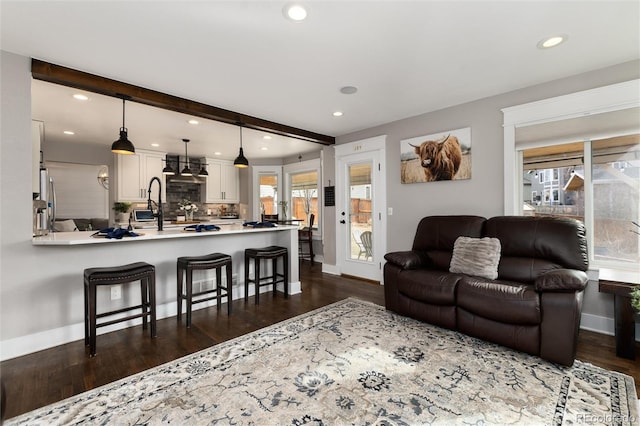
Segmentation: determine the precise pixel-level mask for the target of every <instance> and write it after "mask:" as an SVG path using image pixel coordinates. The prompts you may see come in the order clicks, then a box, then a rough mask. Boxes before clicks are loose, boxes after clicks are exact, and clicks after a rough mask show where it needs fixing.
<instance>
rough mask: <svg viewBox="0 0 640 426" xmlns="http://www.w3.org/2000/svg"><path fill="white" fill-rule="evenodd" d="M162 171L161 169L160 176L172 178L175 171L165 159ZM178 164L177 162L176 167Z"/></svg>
mask: <svg viewBox="0 0 640 426" xmlns="http://www.w3.org/2000/svg"><path fill="white" fill-rule="evenodd" d="M163 161H164V163H165V165H164V169H162V174H163V175H167V176H173V175H175V174H176V172H175V170H173V167H171V165H170V164H169V161H168V160H167V159H166V158H165V159H164V160H163ZM179 164H180V161H178V165H179ZM178 167H179V166H178Z"/></svg>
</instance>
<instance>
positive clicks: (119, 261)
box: [2, 224, 302, 359]
mask: <svg viewBox="0 0 640 426" xmlns="http://www.w3.org/2000/svg"><path fill="white" fill-rule="evenodd" d="M220 228H221V229H220V230H219V231H203V232H194V231H184V226H183V227H178V228H169V229H166V230H164V231H157V229H140V230H135V232H140V233H142V234H144V235H141V236H139V237H124V238H123V239H121V240H115V239H106V238H95V237H92V236H91V235H92V234H94V233H95V231H93V232H92V231H83V232H77V231H76V232H56V233H53V234H50V235H46V236H42V237H34V238H29V239H28V240H27V238H25V239H24V241H22V242H19V243H16V244H14V245H13V246H12V250H15V251H16V252H19V253H22V255H21V256H18V257H17V260H16V264H15V266H14V268H16V269H17V270H29V274H23V275H17V276H16V278H15V279H16V281H18V282H19V283H20V285H22V284H25V285H28V286H29V288H30V289H32V290H30V293H29V294H26V295H24V297H25V298H26V299H25V300H28V303H29V306H30V308H29V309H32V310H33V312H34V313H33V316H32V322H33V323H34V324H35V325H34V330H48V331H47V332H46V333H40V332H34V333H33V334H29V333H26V334H24V335H22V336H19V337H17V338H15V339H8V340H5V341H3V347H2V353H3V356H4V357H5V358H7V359H8V358H11V357H15V356H20V355H24V354H26V353H31V352H35V351H38V350H42V349H46V348H50V347H53V346H57V345H61V344H64V343H69V342H73V341H77V340H83V339H84V285H83V273H84V270H85V269H87V268H96V267H111V266H117V265H126V264H129V263H133V262H147V263H149V264H151V265H153V266H154V267H155V271H156V308H157V317H158V319H161V318H167V317H175V315H176V313H177V291H176V287H177V277H176V261H177V259H178V257H181V256H202V255H207V254H211V253H224V254H228V255H229V256H231V258H232V273H233V277H232V282H233V284H232V289H231V294H232V299H233V300H238V299H240V300H243V299H244V250H245V249H246V248H249V247H267V246H272V245H276V246H281V247H286V248H287V249H288V251H289V262H288V264H289V265H288V267H289V294H290V295H295V294H296V293H300V292H301V291H302V289H301V284H300V278H299V262H298V227H297V226H285V225H278V226H277V227H274V228H250V227H243V226H242V224H228V225H226V224H225V225H220ZM30 230H31V229H29V231H30ZM27 245H28V246H29V249H28V250H27V249H26V246H27ZM264 268H266V270H267V272H268V271H269V270H270V269H271V262H266V264H265V265H264ZM279 268H281V266H280V265H279ZM251 269H253V265H251ZM251 274H252V275H253V271H251ZM193 280H194V286H196V287H195V288H196V289H206V288H211V287H212V285H213V282H214V280H215V271H213V270H208V271H196V272H194V276H193ZM283 287H284V286H283V284H282V283H278V292H277V293H276V295H274V296H273V297H276V298H281V297H283V295H282V291H283V289H284V288H283ZM19 289H20V287H19V286H18V287H16V290H15V291H14V292H13V293H11V297H12V298H13V300H15V299H18V300H21V299H20V298H22V296H23V295H22V293H21V291H19ZM261 291H264V292H267V291H268V292H271V287H270V286H266V287H263V288H261ZM254 292H255V287H254V286H253V285H250V286H249V296H253V295H254ZM139 300H140V287H139V286H135V285H133V286H129V285H124V286H123V287H122V297H121V298H119V299H117V300H111V292H110V289H109V288H102V289H100V290H99V291H98V295H97V304H98V306H100V309H103V310H104V311H111V310H117V309H121V308H122V307H124V306H127V305H136V304H137V303H139V302H138V301H139ZM223 300H224V299H223ZM295 300H296V299H294V298H289V301H291V303H295ZM215 303H216V301H215V299H214V300H211V301H208V302H203V303H199V304H197V305H195V306H194V309H201V308H206V307H208V306H215ZM254 303H255V302H254V301H253V298H252V297H250V299H249V301H248V302H247V303H246V308H247V309H255V308H256V307H254ZM240 305H242V306H244V303H240ZM237 308H241V306H237ZM234 309H236V306H234ZM42 312H47V314H46V315H45V314H40V313H42ZM51 312H53V313H56V317H55V318H58V319H57V320H56V321H52V320H51V317H52V315H51V314H50V313H51ZM222 312H226V309H223V310H222ZM207 318H208V319H207V321H209V320H211V321H221V324H222V327H224V326H225V325H224V324H226V321H235V315H234V314H233V312H232V314H231V316H230V318H229V319H227V318H226V315H225V314H221V316H217V315H216V314H215V312H214V313H213V314H212V315H211V316H209V317H207ZM140 321H141V320H140V318H138V319H135V320H131V321H127V322H122V323H117V324H113V325H110V326H106V327H102V328H100V329H99V331H98V334H102V333H107V332H109V331H113V330H117V329H120V328H124V327H128V326H133V325H137V324H139V323H140ZM177 326H181V327H184V322H183V323H181V324H179V325H177ZM158 337H160V332H158ZM98 339H100V337H98ZM158 344H159V343H158ZM98 347H101V346H100V343H99V342H98Z"/></svg>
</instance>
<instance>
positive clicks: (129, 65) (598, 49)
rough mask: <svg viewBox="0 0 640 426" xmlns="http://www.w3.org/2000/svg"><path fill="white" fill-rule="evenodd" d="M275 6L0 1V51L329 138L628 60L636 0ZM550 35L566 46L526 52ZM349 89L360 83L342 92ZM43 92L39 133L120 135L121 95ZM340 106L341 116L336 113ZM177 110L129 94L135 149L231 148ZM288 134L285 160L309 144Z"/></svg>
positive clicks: (227, 137)
mask: <svg viewBox="0 0 640 426" xmlns="http://www.w3.org/2000/svg"><path fill="white" fill-rule="evenodd" d="M285 3H286V2H280V1H162V2H150V1H119V2H113V1H84V2H77V1H5V0H0V19H1V21H0V24H1V25H0V27H1V32H0V35H1V44H0V46H1V48H2V50H6V51H10V52H14V53H18V54H21V55H25V56H30V57H34V58H37V59H41V60H44V61H48V62H52V63H55V64H58V65H63V66H66V67H70V68H74V69H78V70H81V71H86V72H89V73H92V74H97V75H100V76H104V77H108V78H111V79H115V80H119V81H123V82H126V83H130V84H134V85H137V86H142V87H146V88H149V89H153V90H157V91H160V92H164V93H168V94H171V95H174V96H178V97H182V98H187V99H192V100H195V101H198V102H202V103H205V104H209V105H213V106H216V107H220V108H224V109H228V110H232V111H237V112H240V113H243V114H247V115H252V116H255V117H259V118H262V119H266V120H270V121H274V122H277V123H282V124H286V125H289V126H293V127H298V128H302V129H305V130H309V131H313V132H317V133H322V134H327V135H331V136H340V135H344V134H348V133H351V132H354V131H358V130H361V129H365V128H369V127H373V126H376V125H380V124H384V123H388V122H391V121H394V120H398V119H402V118H406V117H411V116H416V115H420V114H423V113H426V112H429V111H434V110H438V109H441V108H444V107H447V106H452V105H457V104H461V103H465V102H469V101H472V100H476V99H480V98H484V97H487V96H492V95H496V94H499V93H504V92H508V91H511V90H516V89H519V88H523V87H527V86H531V85H534V84H538V83H543V82H546V81H550V80H554V79H558V78H562V77H566V76H570V75H575V74H578V73H582V72H585V71H589V70H594V69H599V68H603V67H607V66H610V65H614V64H618V63H622V62H626V61H630V60H636V59H639V58H640V35H639V34H640V33H639V28H640V2H638V1H637V0H636V1H613V0H608V1H557V0H556V1H543V0H540V1H531V2H529V1H518V0H512V1H480V0H476V1H408V2H401V1H305V2H301V3H303V4H304V5H305V6H306V7H307V9H308V14H309V16H308V19H307V20H306V21H304V22H302V23H293V22H290V21H288V20H286V19H285V18H284V17H283V14H282V8H283V6H284V5H285ZM558 33H562V34H566V35H568V36H569V38H568V41H567V42H566V43H564V44H562V45H560V46H558V47H556V48H553V49H548V50H540V49H538V48H537V47H536V44H537V43H538V41H540V40H541V39H542V38H544V37H547V36H550V35H554V34H558ZM346 85H352V86H356V87H358V89H359V90H358V92H357V93H356V94H354V95H344V94H341V93H340V91H339V89H340V87H342V86H346ZM43 87H44V84H37V85H35V86H34V92H33V96H34V107H33V110H34V118H39V119H43V120H45V121H46V127H47V129H48V130H47V131H51V132H54V130H55V132H58V131H59V130H60V129H62V128H63V127H64V126H74V130H75V129H79V130H77V131H76V135H75V137H78V138H83V140H87V141H95V142H97V141H102V143H111V142H113V141H114V140H116V139H117V138H118V129H119V127H120V125H121V114H122V111H121V101H119V100H113V99H112V100H111V101H112V102H107V101H104V109H100V108H97V107H98V105H102V104H103V101H102V100H96V99H97V95H95V96H96V98H95V99H94V97H93V96H92V99H91V100H90V101H89V102H88V103H86V104H85V105H84V106H83V107H82V108H81V109H80V110H79V111H73V112H67V110H66V108H63V105H64V104H66V103H67V102H70V101H68V99H67V98H68V94H64V93H63V94H60V95H59V96H62V99H58V98H56V97H55V96H56V95H55V94H54V92H56V91H57V90H56V89H51V90H48V89H44V88H43ZM40 90H42V91H43V92H49V93H48V94H47V93H40ZM40 99H42V101H41V100H40ZM53 99H55V101H54V100H53ZM41 102H43V103H45V104H46V103H47V102H48V103H49V104H48V105H45V104H41ZM107 104H109V105H107ZM138 107H140V111H138V110H137V109H138ZM69 108H70V109H69V111H72V110H71V108H72V107H69ZM144 108H149V107H144ZM336 110H340V111H343V112H344V115H343V116H342V117H333V116H332V112H334V111H336ZM54 112H55V113H56V116H53V115H50V114H53V113H54ZM40 113H41V114H42V116H41V117H38V114H40ZM85 114H93V115H94V117H93V118H88V117H87V116H85ZM170 116H171V117H170ZM176 116H177V118H176ZM185 118H186V117H182V116H180V115H178V114H177V113H169V114H163V116H162V117H160V118H158V116H156V115H155V114H153V115H152V114H151V113H149V112H144V111H142V107H141V106H139V105H132V104H131V105H130V103H128V104H127V127H128V128H129V136H130V139H131V140H132V141H133V142H134V143H135V144H136V147H138V148H146V146H145V145H146V144H148V143H151V141H158V143H162V144H175V145H174V146H173V147H171V148H170V147H167V149H168V150H169V151H175V149H176V148H175V147H176V146H177V147H180V146H181V144H180V139H182V138H184V137H186V138H190V139H192V140H193V150H194V154H195V153H196V152H195V151H197V150H199V149H200V147H198V146H197V145H199V144H203V145H202V146H203V147H204V148H203V149H204V150H205V151H206V154H205V155H211V152H212V151H213V150H215V149H218V148H217V147H218V146H220V148H219V150H221V151H222V150H223V149H227V151H225V154H224V155H225V156H226V157H227V158H233V157H234V154H235V153H236V152H237V151H236V150H237V146H238V143H239V142H238V139H239V136H238V129H237V128H236V127H234V126H228V128H225V127H227V126H220V125H217V124H215V123H208V124H207V125H206V127H207V129H206V130H202V128H200V129H198V130H195V129H194V128H193V126H190V127H187V126H186V125H185V124H184V122H185V121H186V120H185ZM201 121H204V120H201ZM209 126H210V127H209ZM204 127H205V126H203V128H204ZM256 133H257V132H256ZM246 135H248V136H247V138H248V139H249V141H247V144H249V146H248V147H247V150H246V151H248V152H247V157H248V158H249V159H250V160H251V158H257V157H258V156H260V155H272V154H274V155H275V153H276V148H275V146H276V145H277V144H276V140H275V139H276V138H277V137H276V136H274V140H272V141H271V142H270V143H271V146H272V148H270V150H269V151H260V149H259V147H257V144H259V143H262V144H264V143H265V141H264V140H263V139H262V134H252V132H250V131H247V133H246ZM47 136H48V137H58V134H55V135H54V134H53V133H52V135H51V136H49V135H47ZM247 138H245V140H247ZM278 139H282V138H278ZM287 143H290V145H287V147H286V148H285V149H284V151H283V152H284V153H286V154H288V155H291V154H295V153H297V152H302V151H305V150H309V149H318V147H319V146H317V145H313V144H309V143H306V142H302V141H297V140H296V141H289V142H287ZM254 144H255V145H256V146H254ZM177 149H178V152H182V151H183V147H182V148H177ZM228 152H231V154H228ZM190 153H191V144H190ZM281 154H282V152H280V151H278V154H277V155H279V156H281Z"/></svg>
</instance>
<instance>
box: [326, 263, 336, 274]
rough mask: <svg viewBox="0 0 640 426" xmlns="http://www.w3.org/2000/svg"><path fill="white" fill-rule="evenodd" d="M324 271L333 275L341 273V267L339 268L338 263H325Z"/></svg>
mask: <svg viewBox="0 0 640 426" xmlns="http://www.w3.org/2000/svg"><path fill="white" fill-rule="evenodd" d="M322 272H325V273H327V274H331V275H340V269H339V268H338V265H329V264H326V263H323V264H322Z"/></svg>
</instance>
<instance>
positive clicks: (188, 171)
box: [180, 139, 193, 176]
mask: <svg viewBox="0 0 640 426" xmlns="http://www.w3.org/2000/svg"><path fill="white" fill-rule="evenodd" d="M182 142H184V157H185V163H184V169H182V171H181V172H180V175H181V176H191V175H193V173H191V169H190V168H189V153H188V152H187V144H188V143H189V139H182Z"/></svg>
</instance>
